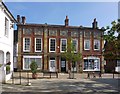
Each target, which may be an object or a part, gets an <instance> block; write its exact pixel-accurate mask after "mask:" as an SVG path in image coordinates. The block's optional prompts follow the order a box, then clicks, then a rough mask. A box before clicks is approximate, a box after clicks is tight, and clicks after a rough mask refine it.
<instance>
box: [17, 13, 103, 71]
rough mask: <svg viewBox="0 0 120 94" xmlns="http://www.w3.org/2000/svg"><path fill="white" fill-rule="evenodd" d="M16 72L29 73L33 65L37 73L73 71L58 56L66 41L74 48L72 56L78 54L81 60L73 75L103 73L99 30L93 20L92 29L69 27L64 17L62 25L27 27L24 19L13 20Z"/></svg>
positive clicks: (33, 25)
mask: <svg viewBox="0 0 120 94" xmlns="http://www.w3.org/2000/svg"><path fill="white" fill-rule="evenodd" d="M17 21H18V24H17V28H18V29H17V30H18V59H17V61H18V65H17V66H18V70H21V69H22V70H30V64H31V62H32V61H35V62H36V63H37V64H38V67H39V69H40V70H47V71H58V72H68V70H73V69H72V66H71V64H70V62H68V61H66V59H65V58H63V57H62V56H61V53H63V52H64V51H65V49H66V47H67V44H68V39H69V38H71V42H72V43H73V45H74V47H75V53H78V52H80V53H81V54H82V60H81V61H78V62H76V63H75V68H74V71H76V72H85V71H101V70H104V63H103V61H104V58H103V56H102V49H103V47H104V42H103V39H102V35H103V30H102V29H99V28H98V26H97V21H96V19H94V21H93V23H92V27H83V26H70V25H69V19H68V16H66V18H65V24H64V25H50V24H47V23H45V24H30V23H26V18H25V17H24V16H22V17H20V15H18V16H17Z"/></svg>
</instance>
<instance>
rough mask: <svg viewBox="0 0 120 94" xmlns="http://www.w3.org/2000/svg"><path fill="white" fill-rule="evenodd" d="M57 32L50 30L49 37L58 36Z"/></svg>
mask: <svg viewBox="0 0 120 94" xmlns="http://www.w3.org/2000/svg"><path fill="white" fill-rule="evenodd" d="M56 35H57V30H49V36H56Z"/></svg>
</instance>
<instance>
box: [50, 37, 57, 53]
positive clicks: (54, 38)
mask: <svg viewBox="0 0 120 94" xmlns="http://www.w3.org/2000/svg"><path fill="white" fill-rule="evenodd" d="M51 39H54V40H55V51H51V50H50V47H51V46H50V44H51ZM49 52H56V38H49Z"/></svg>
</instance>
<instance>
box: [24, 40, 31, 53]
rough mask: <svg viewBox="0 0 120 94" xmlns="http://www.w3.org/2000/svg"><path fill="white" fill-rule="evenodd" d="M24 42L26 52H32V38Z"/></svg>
mask: <svg viewBox="0 0 120 94" xmlns="http://www.w3.org/2000/svg"><path fill="white" fill-rule="evenodd" d="M24 42H25V44H24V50H25V51H29V50H30V38H25V40H24Z"/></svg>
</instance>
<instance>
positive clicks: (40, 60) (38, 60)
mask: <svg viewBox="0 0 120 94" xmlns="http://www.w3.org/2000/svg"><path fill="white" fill-rule="evenodd" d="M35 61H36V63H37V65H38V68H42V66H41V65H42V59H41V58H36V59H35Z"/></svg>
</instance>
